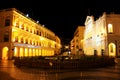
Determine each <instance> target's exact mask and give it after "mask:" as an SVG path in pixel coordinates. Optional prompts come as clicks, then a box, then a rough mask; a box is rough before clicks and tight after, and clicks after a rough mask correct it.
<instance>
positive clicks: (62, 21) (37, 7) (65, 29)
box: [0, 0, 120, 43]
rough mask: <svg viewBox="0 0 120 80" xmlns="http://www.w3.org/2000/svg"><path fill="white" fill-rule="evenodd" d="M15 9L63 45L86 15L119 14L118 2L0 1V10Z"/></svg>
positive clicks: (95, 0)
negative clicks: (53, 35) (26, 15)
mask: <svg viewBox="0 0 120 80" xmlns="http://www.w3.org/2000/svg"><path fill="white" fill-rule="evenodd" d="M13 7H14V8H16V9H18V10H19V11H21V12H23V13H24V14H29V17H30V18H32V19H33V20H35V21H37V20H38V21H39V23H40V24H42V25H45V27H47V28H48V29H50V30H52V31H53V32H55V33H56V35H58V37H60V38H61V39H62V41H64V42H65V43H69V41H70V40H71V39H72V38H73V34H74V32H75V30H76V28H77V27H78V26H84V22H85V20H86V17H87V16H88V15H93V16H94V17H95V18H96V19H97V18H98V17H100V16H101V15H102V14H103V12H107V13H110V12H114V13H120V4H119V0H64V1H62V0H60V1H59V0H0V9H6V8H13Z"/></svg>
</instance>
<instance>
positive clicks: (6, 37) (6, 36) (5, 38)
mask: <svg viewBox="0 0 120 80" xmlns="http://www.w3.org/2000/svg"><path fill="white" fill-rule="evenodd" d="M8 41H9V32H8V31H6V32H5V33H4V42H8Z"/></svg>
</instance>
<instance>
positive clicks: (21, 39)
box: [0, 8, 61, 59]
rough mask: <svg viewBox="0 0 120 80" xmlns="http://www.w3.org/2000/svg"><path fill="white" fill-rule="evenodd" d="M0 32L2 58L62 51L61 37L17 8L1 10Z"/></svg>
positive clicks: (51, 53) (47, 54)
mask: <svg viewBox="0 0 120 80" xmlns="http://www.w3.org/2000/svg"><path fill="white" fill-rule="evenodd" d="M0 34H1V35H0V58H1V59H12V57H13V56H15V57H26V56H52V55H55V54H59V53H60V48H61V41H60V39H59V37H58V36H56V35H55V33H54V32H52V31H51V30H49V29H47V28H46V27H44V26H43V25H41V24H39V23H37V21H34V20H33V19H31V18H30V17H29V16H27V15H25V14H23V13H22V12H20V11H18V10H17V9H15V8H10V9H4V10H0Z"/></svg>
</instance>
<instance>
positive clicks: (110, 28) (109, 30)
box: [108, 24, 113, 33]
mask: <svg viewBox="0 0 120 80" xmlns="http://www.w3.org/2000/svg"><path fill="white" fill-rule="evenodd" d="M108 33H113V25H112V24H108Z"/></svg>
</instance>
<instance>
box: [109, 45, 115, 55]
mask: <svg viewBox="0 0 120 80" xmlns="http://www.w3.org/2000/svg"><path fill="white" fill-rule="evenodd" d="M109 56H116V45H115V44H114V43H110V44H109Z"/></svg>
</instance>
